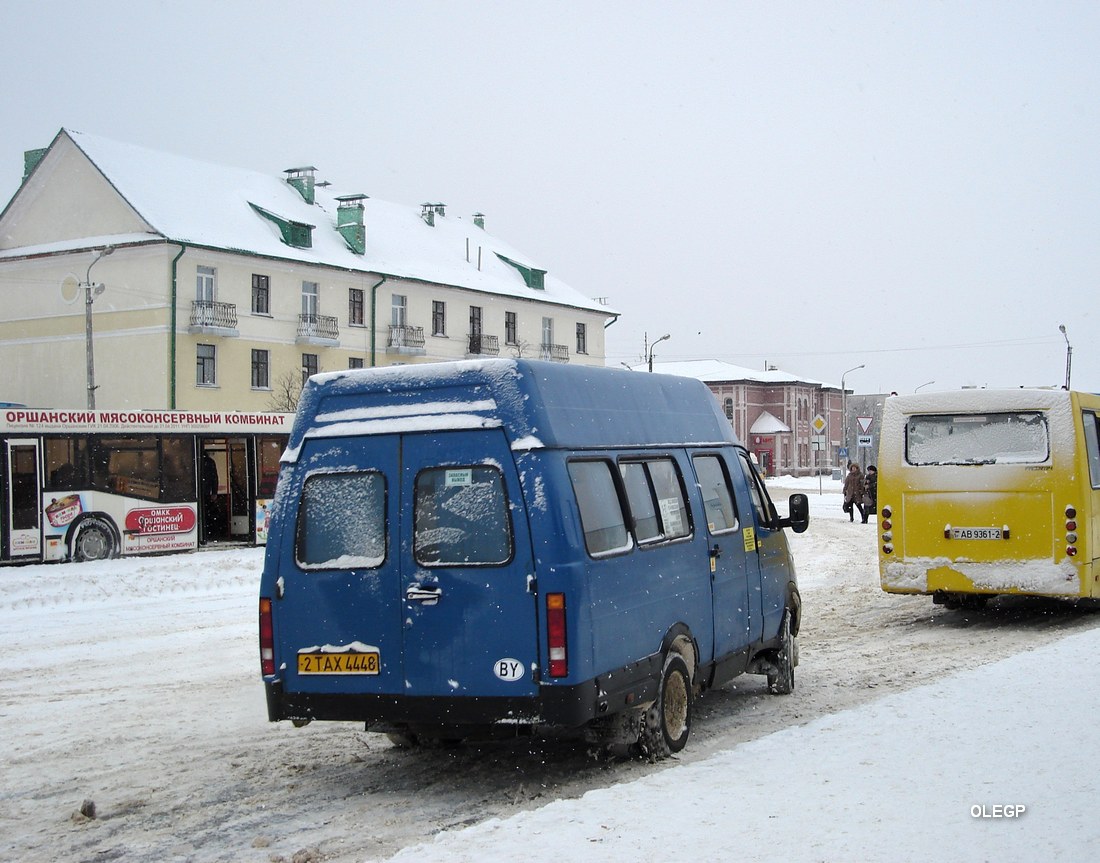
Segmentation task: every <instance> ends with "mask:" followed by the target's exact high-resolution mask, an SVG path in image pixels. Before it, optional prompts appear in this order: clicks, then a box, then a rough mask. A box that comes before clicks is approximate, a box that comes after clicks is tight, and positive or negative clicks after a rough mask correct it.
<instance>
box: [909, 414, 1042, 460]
mask: <svg viewBox="0 0 1100 863" xmlns="http://www.w3.org/2000/svg"><path fill="white" fill-rule="evenodd" d="M1049 458H1050V431H1049V429H1048V428H1047V421H1046V417H1045V416H1044V415H1043V413H1042V412H1041V411H1012V412H1005V413H984V414H934V415H924V416H919V415H918V416H911V417H909V420H908V422H907V423H906V424H905V460H906V461H907V462H908V463H909V464H912V465H979V464H1042V463H1043V462H1045V461H1047V459H1049Z"/></svg>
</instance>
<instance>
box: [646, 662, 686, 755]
mask: <svg viewBox="0 0 1100 863" xmlns="http://www.w3.org/2000/svg"><path fill="white" fill-rule="evenodd" d="M691 717H692V689H691V672H690V671H689V670H688V666H687V662H685V661H684V657H682V656H681V655H680V654H679V653H670V654H669V655H668V657H667V658H666V659H665V666H664V670H663V671H662V672H661V685H660V688H659V689H658V691H657V700H656V701H655V702H653V706H651V707H650V708H649V710H647V711H646V713H645V720H644V724H643V727H642V734H641V738H640V739H639V741H638V743H639V745H640V747H641V749H642V752H643V754H645V755H647V756H648V757H649V758H650V760H653V761H656V760H658V759H661V758H667V757H668V756H669V755H672V754H674V753H676V752H679V751H680V750H682V749H683V748H684V747H685V746H687V742H688V737H690V736H691Z"/></svg>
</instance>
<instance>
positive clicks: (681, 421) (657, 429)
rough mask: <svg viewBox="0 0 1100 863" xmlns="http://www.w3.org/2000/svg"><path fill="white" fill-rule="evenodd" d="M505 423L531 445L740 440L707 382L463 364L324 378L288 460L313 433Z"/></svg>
mask: <svg viewBox="0 0 1100 863" xmlns="http://www.w3.org/2000/svg"><path fill="white" fill-rule="evenodd" d="M494 425H500V426H503V428H504V429H505V432H506V434H507V435H508V438H509V440H510V441H511V442H512V443H513V445H515V444H516V443H517V442H523V447H524V448H535V447H537V446H540V445H541V446H546V447H612V446H616V447H621V446H657V445H665V444H673V443H692V444H720V443H733V442H736V438H735V437H734V434H733V429H732V427H731V426H730V423H729V421H728V420H727V419H726V417H725V416H724V415H723V414H722V412H721V409H720V407H719V405H718V402H717V401H716V400H715V398H714V396H713V395H712V394H711V392H710V390H709V389H708V388H707V386H706V385H705V384H703V383H702V382H700V381H697V380H694V379H691V378H685V377H679V376H675V375H660V374H648V373H645V372H634V371H627V370H622V371H620V370H617V369H609V368H605V367H602V366H576V365H573V366H570V365H563V364H561V363H552V362H546V361H540V360H522V359H517V360H512V359H495V360H463V361H458V362H448V363H422V364H415V365H407V366H396V367H394V366H391V367H386V368H374V369H355V370H350V371H343V372H328V373H323V374H318V375H314V376H313V377H311V378H310V379H309V383H308V385H307V387H306V389H305V391H304V392H303V394H302V399H301V402H300V404H299V410H298V420H297V422H296V423H295V427H294V430H293V432H292V433H291V438H290V445H289V447H288V459H290V460H293V459H294V458H295V457H296V453H297V450H298V448H299V447H300V446H301V443H302V441H303V440H304V439H305V438H306V437H307V436H308V437H333V436H344V435H351V434H380V433H396V432H400V431H429V430H436V431H446V430H450V429H456V428H477V427H490V426H494Z"/></svg>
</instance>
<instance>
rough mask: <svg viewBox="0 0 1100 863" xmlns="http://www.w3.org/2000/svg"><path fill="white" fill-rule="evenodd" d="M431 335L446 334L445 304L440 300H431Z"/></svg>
mask: <svg viewBox="0 0 1100 863" xmlns="http://www.w3.org/2000/svg"><path fill="white" fill-rule="evenodd" d="M432 335H433V336H445V335H447V304H446V303H445V302H443V301H442V300H432Z"/></svg>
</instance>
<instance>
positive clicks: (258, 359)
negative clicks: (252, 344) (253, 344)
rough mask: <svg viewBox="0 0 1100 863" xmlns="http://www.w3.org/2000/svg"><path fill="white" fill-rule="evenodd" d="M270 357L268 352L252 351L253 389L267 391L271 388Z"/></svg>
mask: <svg viewBox="0 0 1100 863" xmlns="http://www.w3.org/2000/svg"><path fill="white" fill-rule="evenodd" d="M269 368H270V357H269V354H268V351H258V350H256V349H255V348H253V350H252V389H254V390H266V389H270V388H271V377H270V374H269V372H268V369H269Z"/></svg>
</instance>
